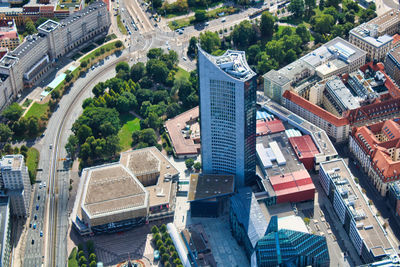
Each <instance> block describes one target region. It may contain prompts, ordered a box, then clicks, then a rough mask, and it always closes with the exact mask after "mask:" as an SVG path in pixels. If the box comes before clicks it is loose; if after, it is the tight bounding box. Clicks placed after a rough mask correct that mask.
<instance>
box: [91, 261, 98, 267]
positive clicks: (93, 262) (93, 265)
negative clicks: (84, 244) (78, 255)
mask: <svg viewBox="0 0 400 267" xmlns="http://www.w3.org/2000/svg"><path fill="white" fill-rule="evenodd" d="M96 266H97V263H96V262H95V261H91V262H90V264H89V267H96Z"/></svg>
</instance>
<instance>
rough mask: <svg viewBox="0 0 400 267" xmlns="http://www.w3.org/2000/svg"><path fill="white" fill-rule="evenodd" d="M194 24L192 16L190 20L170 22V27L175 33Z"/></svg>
mask: <svg viewBox="0 0 400 267" xmlns="http://www.w3.org/2000/svg"><path fill="white" fill-rule="evenodd" d="M193 22H194V16H191V17H189V18H183V19H177V20H174V21H170V22H168V27H169V28H170V29H171V30H173V31H175V30H176V29H179V28H182V27H187V26H190V25H192V23H193Z"/></svg>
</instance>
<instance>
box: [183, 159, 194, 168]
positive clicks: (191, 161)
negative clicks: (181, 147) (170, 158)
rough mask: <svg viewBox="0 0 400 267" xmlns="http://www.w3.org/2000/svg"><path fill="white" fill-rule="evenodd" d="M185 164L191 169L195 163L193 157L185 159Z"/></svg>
mask: <svg viewBox="0 0 400 267" xmlns="http://www.w3.org/2000/svg"><path fill="white" fill-rule="evenodd" d="M185 165H186V168H187V169H188V170H191V169H192V167H193V165H194V160H193V159H192V158H189V159H187V160H185Z"/></svg>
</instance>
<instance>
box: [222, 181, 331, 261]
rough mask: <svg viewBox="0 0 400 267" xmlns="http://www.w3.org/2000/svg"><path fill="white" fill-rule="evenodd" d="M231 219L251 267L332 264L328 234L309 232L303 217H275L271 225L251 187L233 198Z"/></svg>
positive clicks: (242, 190)
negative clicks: (327, 240) (318, 234)
mask: <svg viewBox="0 0 400 267" xmlns="http://www.w3.org/2000/svg"><path fill="white" fill-rule="evenodd" d="M288 220H289V221H290V222H287V221H288ZM229 221H230V225H231V228H232V234H233V236H234V238H235V239H236V240H237V241H238V243H239V244H241V245H242V246H243V248H244V250H245V252H246V255H247V257H248V258H249V260H250V261H251V266H260V267H261V266H263V267H264V266H265V267H267V266H308V265H312V266H329V253H328V248H327V245H326V239H325V237H323V236H317V235H312V234H309V233H308V230H307V227H306V226H305V224H304V222H303V221H302V219H301V218H299V217H291V218H286V217H283V218H279V219H278V218H277V217H276V216H273V217H272V218H271V220H270V223H269V224H267V220H266V218H265V217H264V214H263V213H262V210H261V208H260V205H259V204H258V202H257V200H256V198H255V196H254V194H253V193H252V191H251V188H249V187H245V188H241V189H239V192H238V194H236V195H234V196H232V197H231V212H230V218H229ZM280 222H282V224H281V223H280ZM283 227H284V228H283Z"/></svg>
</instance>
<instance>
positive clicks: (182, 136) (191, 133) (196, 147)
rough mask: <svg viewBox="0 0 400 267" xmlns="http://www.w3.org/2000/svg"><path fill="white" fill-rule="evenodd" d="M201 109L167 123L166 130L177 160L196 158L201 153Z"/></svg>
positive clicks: (181, 115)
mask: <svg viewBox="0 0 400 267" xmlns="http://www.w3.org/2000/svg"><path fill="white" fill-rule="evenodd" d="M198 120H199V107H198V106H197V107H194V108H192V109H190V110H188V111H185V112H183V113H181V114H179V115H178V116H176V117H174V118H172V119H169V120H167V121H166V122H165V130H166V132H167V133H168V136H169V138H170V141H171V145H172V148H173V152H174V156H175V157H177V158H190V157H196V156H197V155H198V154H199V153H200V124H199V122H198Z"/></svg>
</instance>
